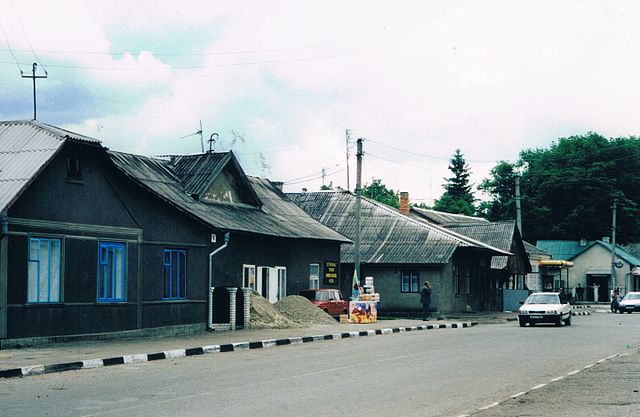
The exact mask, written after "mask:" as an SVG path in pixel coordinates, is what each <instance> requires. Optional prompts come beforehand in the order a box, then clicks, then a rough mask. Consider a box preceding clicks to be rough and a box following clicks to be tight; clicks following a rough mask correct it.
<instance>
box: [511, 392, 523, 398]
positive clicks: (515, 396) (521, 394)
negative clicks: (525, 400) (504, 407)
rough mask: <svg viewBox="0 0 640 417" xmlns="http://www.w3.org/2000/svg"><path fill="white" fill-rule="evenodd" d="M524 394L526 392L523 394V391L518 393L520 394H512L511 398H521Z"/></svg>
mask: <svg viewBox="0 0 640 417" xmlns="http://www.w3.org/2000/svg"><path fill="white" fill-rule="evenodd" d="M524 394H526V392H524V391H520V392H519V393H517V394H513V395H512V396H511V398H518V397H522V396H523V395H524Z"/></svg>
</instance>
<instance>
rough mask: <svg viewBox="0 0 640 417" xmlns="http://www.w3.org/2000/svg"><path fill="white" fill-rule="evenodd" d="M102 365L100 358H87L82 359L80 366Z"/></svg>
mask: <svg viewBox="0 0 640 417" xmlns="http://www.w3.org/2000/svg"><path fill="white" fill-rule="evenodd" d="M103 366H104V362H102V359H88V360H85V361H82V367H83V368H87V369H90V368H101V367H103Z"/></svg>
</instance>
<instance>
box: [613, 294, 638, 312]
mask: <svg viewBox="0 0 640 417" xmlns="http://www.w3.org/2000/svg"><path fill="white" fill-rule="evenodd" d="M617 310H618V312H619V313H624V312H627V313H629V314H631V313H633V312H634V311H640V292H628V293H627V294H626V295H625V296H624V297H623V298H622V300H621V301H620V302H619V303H618V308H617Z"/></svg>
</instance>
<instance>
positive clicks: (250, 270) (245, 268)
mask: <svg viewBox="0 0 640 417" xmlns="http://www.w3.org/2000/svg"><path fill="white" fill-rule="evenodd" d="M252 278H253V282H252ZM257 281H258V280H257V279H256V266H255V265H248V264H243V265H242V286H243V287H244V288H251V289H252V290H254V291H257V289H258V284H257Z"/></svg>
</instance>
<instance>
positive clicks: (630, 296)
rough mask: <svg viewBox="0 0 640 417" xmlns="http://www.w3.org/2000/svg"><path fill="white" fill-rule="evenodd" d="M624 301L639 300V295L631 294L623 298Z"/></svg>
mask: <svg viewBox="0 0 640 417" xmlns="http://www.w3.org/2000/svg"><path fill="white" fill-rule="evenodd" d="M624 299H625V300H640V293H632V294H627V295H625V296H624Z"/></svg>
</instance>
